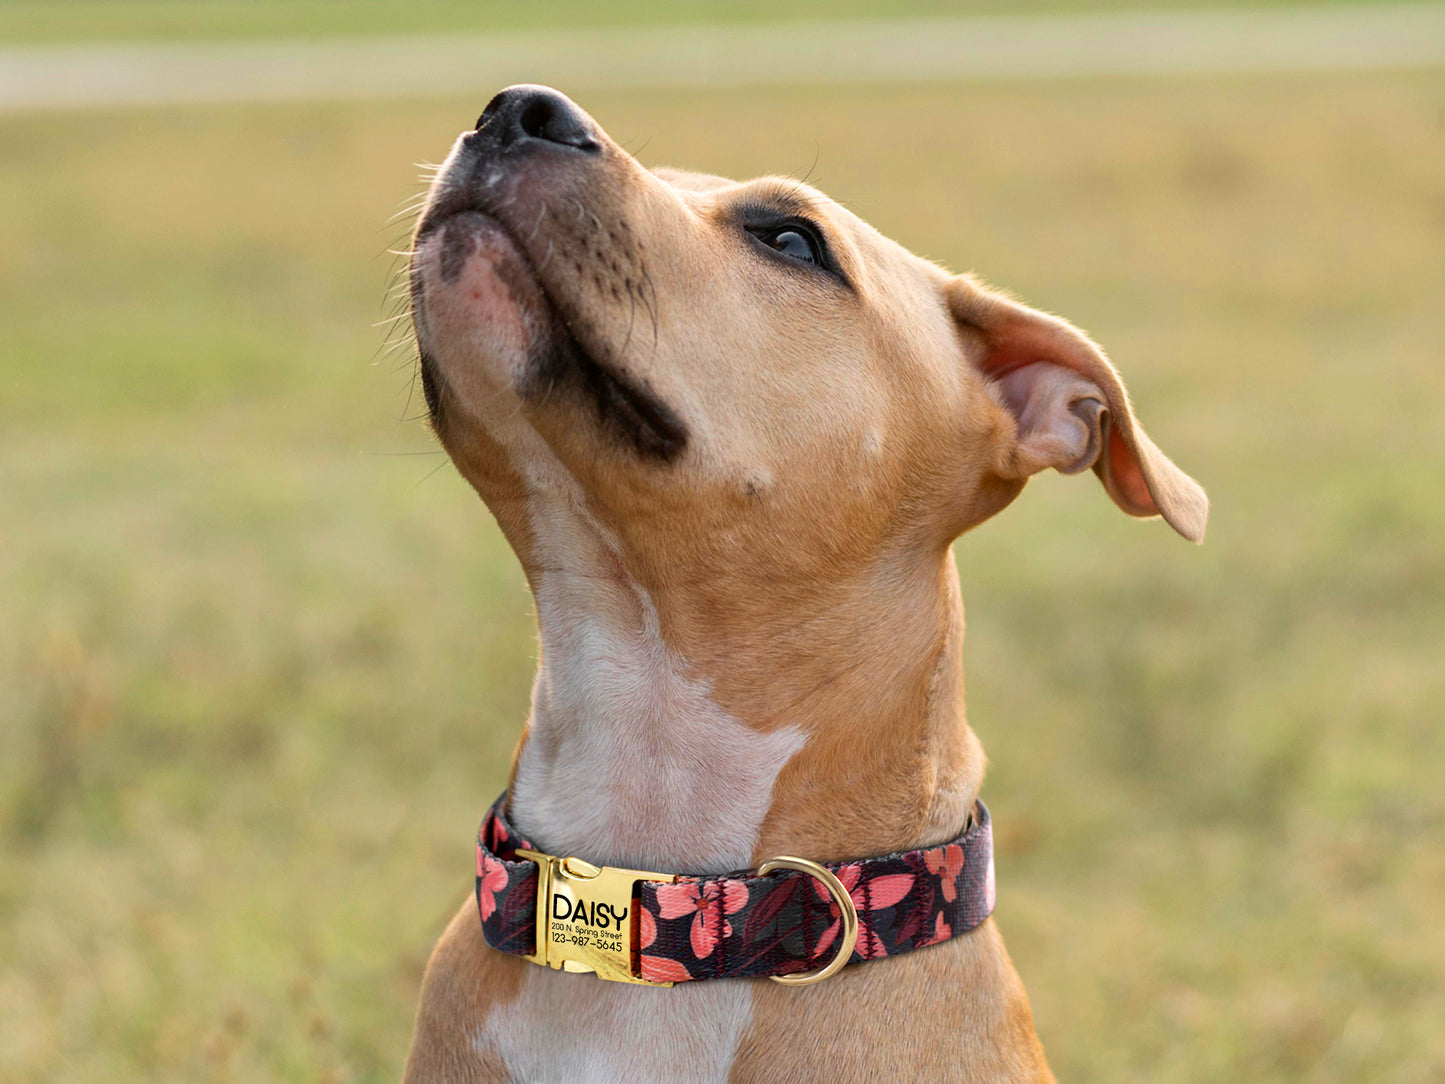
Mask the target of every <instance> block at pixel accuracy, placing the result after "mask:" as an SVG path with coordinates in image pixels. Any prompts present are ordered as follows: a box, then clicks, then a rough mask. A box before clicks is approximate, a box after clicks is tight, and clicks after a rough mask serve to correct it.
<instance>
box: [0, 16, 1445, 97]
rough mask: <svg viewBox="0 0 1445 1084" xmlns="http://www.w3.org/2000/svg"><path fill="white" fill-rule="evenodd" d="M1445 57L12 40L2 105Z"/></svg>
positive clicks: (1081, 27) (1433, 55) (953, 47)
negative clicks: (36, 42)
mask: <svg viewBox="0 0 1445 1084" xmlns="http://www.w3.org/2000/svg"><path fill="white" fill-rule="evenodd" d="M1436 66H1445V4H1409V5H1371V6H1359V7H1327V8H1316V9H1304V10H1301V9H1294V10H1280V11H1212V12H1167V13H1113V14H1099V15H1081V16H1031V17H990V18H983V17H967V18H941V19H899V20H868V21H862V20H860V21H849V22H809V23H791V24H768V25H765V26H759V25H729V26H679V27H667V28H657V27H650V28H643V29H635V28H629V29H608V30H589V31H577V32H565V31H564V32H545V33H539V32H528V33H511V34H499V35H489V36H467V35H438V36H427V37H409V38H358V39H331V40H322V41H314V42H313V41H306V42H302V41H272V42H247V43H233V44H221V43H217V44H205V43H200V44H197V43H189V44H144V43H141V44H135V43H128V44H116V45H70V46H10V47H0V111H12V112H13V111H17V110H34V109H75V108H85V107H96V106H137V105H155V104H169V103H187V102H190V103H203V102H221V101H283V100H298V99H345V98H397V97H404V96H419V95H444V94H462V93H485V92H486V91H489V90H491V89H494V88H496V87H500V86H505V85H506V84H508V83H514V82H522V81H533V82H548V83H556V84H559V85H561V86H563V87H565V88H568V89H569V90H570V89H591V88H608V87H730V86H743V85H759V84H778V85H781V84H797V83H807V84H819V83H835V82H836V83H843V82H848V83H858V82H878V83H911V82H927V81H956V80H968V79H1047V78H1059V77H1068V76H1098V75H1169V74H1197V73H1209V72H1260V71H1278V72H1282V71H1313V70H1348V69H1370V68H1409V67H1436Z"/></svg>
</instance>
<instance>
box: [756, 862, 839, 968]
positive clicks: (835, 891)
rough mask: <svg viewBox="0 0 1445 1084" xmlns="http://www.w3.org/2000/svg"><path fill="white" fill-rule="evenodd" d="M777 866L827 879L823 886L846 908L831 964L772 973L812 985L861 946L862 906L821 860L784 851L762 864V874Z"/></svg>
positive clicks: (760, 871)
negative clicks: (857, 905)
mask: <svg viewBox="0 0 1445 1084" xmlns="http://www.w3.org/2000/svg"><path fill="white" fill-rule="evenodd" d="M775 869H793V870H797V871H798V872H799V873H806V874H808V875H809V876H811V877H815V878H817V879H818V880H819V881H822V882H823V887H824V888H826V889H827V890H828V894H829V895H830V896H832V897H833V902H834V903H836V904H837V905H838V910H839V911H841V912H842V915H841V916H840V917H841V918H842V928H841V929H840V930H839V931H838V951H837V952H836V953H834V954H833V959H832V960H830V961H829V962H828V966H827V967H823V968H819V969H818V970H817V971H808V972H806V973H804V974H801V975H770V976H768V977H769V978H771V979H772V980H773V981H774V982H780V983H782V984H783V985H784V986H811V985H812V984H813V983H815V982H822V981H823V980H824V979H827V978H831V977H832V976H834V975H836V974H837V973H838V972H839V971H842V970H843V967H844V965H846V964H847V963H848V958H849V957H850V956H852V955H853V950H854V949H855V948H856V947H857V946H858V908H857V907H855V906H854V905H853V897H852V896H850V895H849V894H848V890H847V889H846V888H844V887H843V882H842V881H840V880H838V878H837V877H835V876H834V875H833V871H832V870H830V869H828V868H827V867H825V866H820V865H818V863H817V862H813V861H810V860H809V859H807V858H794V857H793V856H792V855H787V854H780V855H778V857H776V858H769V859H768V860H767V861H766V862H764V863H763V864H762V865H761V866H759V867H758V876H760V877H766V876H767V875H768V874H769V873H772V872H773V870H775Z"/></svg>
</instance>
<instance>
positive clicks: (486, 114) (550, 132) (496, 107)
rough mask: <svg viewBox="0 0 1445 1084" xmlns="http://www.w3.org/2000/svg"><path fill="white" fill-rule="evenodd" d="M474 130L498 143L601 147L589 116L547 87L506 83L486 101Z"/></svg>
mask: <svg viewBox="0 0 1445 1084" xmlns="http://www.w3.org/2000/svg"><path fill="white" fill-rule="evenodd" d="M477 131H478V132H480V133H485V134H487V135H490V136H491V137H492V138H493V139H495V140H496V141H497V144H498V145H500V146H502V147H510V146H513V145H515V144H520V143H524V142H527V141H537V142H541V143H550V144H555V145H557V146H561V147H570V148H572V149H573V150H577V151H583V152H585V153H590V154H595V153H597V152H599V151H601V150H602V144H601V143H600V142H599V141H598V139H597V132H596V129H595V128H594V127H593V124H592V120H591V118H590V117H588V116H587V114H586V113H584V112H582V110H581V109H579V108H578V107H577V106H576V105H575V104H573V102H572V100H571V99H570V98H568V97H567V96H566V95H565V94H561V93H559V92H557V91H555V90H553V89H552V88H551V87H539V86H531V85H527V84H523V85H521V86H515V87H508V88H507V89H506V90H504V91H502V92H501V93H500V94H498V95H497V96H496V97H495V98H493V99H492V100H491V101H490V102H489V103H487V108H486V109H485V110H484V111H483V112H482V115H481V116H480V117H478V118H477Z"/></svg>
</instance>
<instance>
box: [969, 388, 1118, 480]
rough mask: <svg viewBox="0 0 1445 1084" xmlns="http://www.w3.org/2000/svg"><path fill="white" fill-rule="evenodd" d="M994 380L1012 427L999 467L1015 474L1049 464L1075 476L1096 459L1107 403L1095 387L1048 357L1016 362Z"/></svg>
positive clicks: (1027, 474)
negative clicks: (1013, 439) (1014, 433)
mask: <svg viewBox="0 0 1445 1084" xmlns="http://www.w3.org/2000/svg"><path fill="white" fill-rule="evenodd" d="M997 383H998V388H999V392H1000V394H1001V395H1002V396H1003V399H1004V402H1005V404H1007V406H1008V408H1009V413H1011V414H1012V415H1013V416H1014V422H1015V424H1016V425H1017V428H1018V442H1017V444H1016V445H1015V446H1014V447H1013V448H1012V449H1010V455H1009V457H1008V460H1007V463H1006V465H1005V467H1004V470H1005V471H1007V472H1009V473H1010V474H1012V475H1013V476H1014V477H1017V478H1027V477H1028V476H1029V475H1031V474H1037V473H1038V472H1039V471H1041V470H1045V469H1047V468H1049V467H1052V468H1053V469H1054V470H1056V471H1059V472H1060V473H1061V474H1078V473H1079V472H1080V471H1082V470H1088V469H1089V468H1090V467H1092V466H1093V465H1094V464H1095V463H1096V462H1097V461H1098V459H1099V452H1100V450H1101V449H1102V448H1103V444H1104V433H1103V427H1104V422H1105V419H1106V417H1107V415H1106V411H1107V409H1108V404H1107V403H1106V402H1105V401H1104V393H1103V392H1101V391H1100V390H1099V389H1098V387H1097V386H1095V385H1094V384H1093V383H1091V382H1090V381H1088V380H1085V379H1084V378H1083V377H1082V376H1080V375H1079V374H1078V373H1076V372H1074V371H1073V370H1072V369H1066V368H1065V367H1064V366H1062V365H1055V364H1054V363H1053V362H1049V361H1035V362H1030V363H1029V364H1027V365H1022V366H1019V367H1018V368H1016V369H1013V370H1011V371H1010V372H1008V373H1006V374H1005V375H1004V376H1003V377H1002V378H1001V379H999V380H998V382H997Z"/></svg>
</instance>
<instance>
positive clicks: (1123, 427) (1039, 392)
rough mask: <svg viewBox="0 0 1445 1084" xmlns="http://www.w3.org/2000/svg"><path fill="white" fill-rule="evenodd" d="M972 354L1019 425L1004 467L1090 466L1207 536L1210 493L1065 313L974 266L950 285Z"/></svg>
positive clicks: (1128, 505) (1120, 500) (1121, 495)
mask: <svg viewBox="0 0 1445 1084" xmlns="http://www.w3.org/2000/svg"><path fill="white" fill-rule="evenodd" d="M945 296H946V298H947V301H948V304H949V308H950V310H951V311H952V312H953V315H954V317H955V319H956V320H957V321H958V322H959V325H960V326H961V328H962V329H963V330H964V331H966V332H967V334H965V335H964V336H963V339H964V343H965V353H966V354H967V355H968V359H969V361H970V362H971V363H972V364H973V365H974V366H976V367H977V368H978V370H979V371H980V372H981V373H982V374H983V375H984V376H986V377H988V378H989V379H990V380H992V381H994V383H995V385H996V387H997V389H998V391H999V393H1000V396H1001V398H1002V400H1003V402H1004V404H1005V405H1006V406H1007V407H1008V409H1009V412H1010V413H1011V414H1012V415H1013V417H1014V421H1015V426H1016V438H1015V443H1014V446H1013V447H1011V448H1005V449H1002V450H1001V456H1000V467H999V472H1000V474H1001V475H1003V476H1005V477H1013V478H1026V477H1028V476H1029V475H1031V474H1035V473H1037V472H1038V471H1041V470H1044V469H1045V468H1049V467H1052V468H1054V469H1055V470H1059V471H1062V472H1063V473H1065V474H1073V473H1076V472H1078V471H1081V470H1083V469H1084V468H1085V467H1090V466H1092V467H1093V468H1094V471H1095V473H1097V474H1098V476H1099V478H1100V480H1101V481H1102V482H1103V483H1104V488H1105V489H1106V490H1107V491H1108V493H1109V496H1110V497H1112V498H1113V500H1114V503H1115V504H1117V505H1118V506H1119V507H1120V508H1121V509H1123V510H1124V511H1125V512H1127V513H1129V514H1130V515H1133V516H1159V515H1162V516H1163V517H1164V519H1165V520H1166V521H1167V522H1168V523H1169V525H1170V526H1171V527H1173V528H1174V529H1175V530H1176V531H1178V532H1179V533H1180V534H1182V535H1183V536H1184V537H1185V538H1188V539H1190V540H1191V541H1194V542H1198V541H1200V540H1202V539H1203V537H1204V527H1205V523H1206V522H1207V520H1208V518H1209V498H1208V497H1207V496H1205V493H1204V490H1203V489H1202V488H1201V487H1200V486H1199V483H1197V482H1196V481H1194V479H1192V478H1190V477H1189V476H1188V475H1187V474H1185V473H1184V472H1183V471H1181V470H1180V469H1179V468H1178V467H1176V466H1175V465H1174V464H1173V463H1172V462H1170V460H1169V458H1168V457H1167V456H1166V455H1164V453H1163V452H1161V451H1160V450H1159V449H1158V447H1157V446H1156V445H1155V444H1154V442H1153V441H1152V440H1150V439H1149V437H1148V435H1147V434H1146V433H1145V432H1144V429H1143V427H1142V426H1141V425H1139V423H1138V420H1137V419H1136V418H1135V417H1134V410H1133V407H1132V406H1131V405H1130V403H1129V395H1128V392H1127V391H1125V389H1124V383H1123V381H1122V380H1120V378H1119V374H1118V373H1117V372H1116V371H1115V370H1114V367H1113V366H1112V365H1111V364H1109V360H1108V358H1106V357H1105V356H1104V352H1103V351H1102V350H1101V349H1100V348H1099V347H1098V346H1097V345H1095V343H1094V342H1093V341H1091V340H1090V339H1089V337H1088V336H1087V335H1085V334H1084V333H1083V332H1082V331H1080V330H1079V329H1078V328H1076V327H1075V326H1074V325H1073V324H1071V323H1069V322H1068V321H1067V320H1061V319H1059V318H1058V317H1056V316H1050V315H1049V314H1047V313H1043V312H1039V311H1038V310H1036V309H1031V308H1029V307H1028V306H1026V305H1021V304H1019V303H1018V302H1017V301H1014V300H1013V299H1011V298H1009V297H1006V296H1005V295H1003V294H1001V293H998V292H997V291H994V290H990V289H988V288H986V287H984V286H983V285H982V284H981V283H979V282H978V281H977V280H976V279H974V278H973V277H972V276H969V275H960V276H958V277H956V278H954V279H951V280H950V281H949V283H948V285H947V287H946V289H945Z"/></svg>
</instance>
